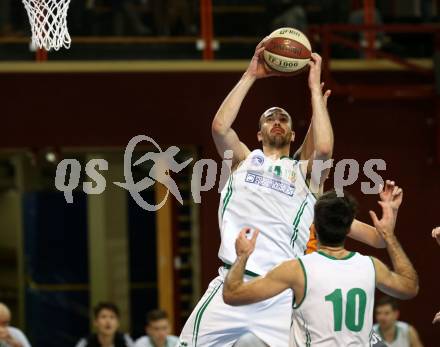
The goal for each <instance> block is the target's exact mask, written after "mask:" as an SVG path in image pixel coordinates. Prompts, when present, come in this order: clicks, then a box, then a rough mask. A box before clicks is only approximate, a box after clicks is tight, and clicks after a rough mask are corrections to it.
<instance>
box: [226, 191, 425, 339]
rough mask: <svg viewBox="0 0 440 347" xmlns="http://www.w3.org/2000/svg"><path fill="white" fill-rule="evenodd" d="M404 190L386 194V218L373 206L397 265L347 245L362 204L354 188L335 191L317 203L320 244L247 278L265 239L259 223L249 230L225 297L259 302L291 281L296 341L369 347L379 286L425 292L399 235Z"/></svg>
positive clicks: (398, 292)
mask: <svg viewBox="0 0 440 347" xmlns="http://www.w3.org/2000/svg"><path fill="white" fill-rule="evenodd" d="M398 196H400V197H401V191H400V190H399V189H397V191H396V194H395V195H394V200H393V201H381V202H380V204H381V206H382V219H381V220H378V218H377V216H376V215H375V214H374V212H370V214H371V216H372V219H373V222H374V224H375V226H376V229H377V230H378V231H379V232H380V233H381V234H382V235H383V238H384V240H385V242H386V244H387V250H388V254H389V256H390V258H391V260H392V263H393V266H394V271H390V270H389V269H388V268H387V267H386V266H385V265H384V264H383V263H382V262H381V261H380V260H378V259H376V258H372V257H367V256H363V255H361V254H359V253H354V252H350V251H348V250H346V249H345V248H344V242H345V238H346V235H347V233H348V231H349V228H350V226H351V223H352V221H353V218H354V215H355V204H354V202H353V200H352V199H351V198H350V197H349V196H348V195H347V194H346V195H345V196H344V197H338V196H337V195H336V193H335V192H334V191H331V192H327V193H325V194H324V195H322V196H321V197H320V198H319V199H318V201H317V203H316V204H315V215H314V227H315V229H316V234H317V237H318V240H319V248H318V252H315V253H312V254H309V255H306V256H303V257H301V258H299V259H297V260H289V261H286V262H283V263H281V264H280V265H279V266H277V267H276V268H274V269H273V270H271V271H270V272H269V273H267V274H266V275H265V276H264V277H258V278H257V279H254V280H251V281H243V275H244V271H245V269H246V264H247V261H248V259H249V257H250V255H251V254H252V252H253V251H254V249H255V246H256V244H258V242H259V241H260V240H258V242H257V235H258V231H255V232H254V234H253V235H252V237H249V236H247V234H250V230H251V229H249V228H244V229H243V230H241V232H240V235H239V237H238V238H237V241H236V253H237V260H236V261H235V263H234V265H233V266H232V268H231V269H230V271H229V272H228V275H227V277H226V280H225V284H224V291H223V298H224V301H225V302H226V303H228V304H230V305H254V304H255V303H256V302H260V301H263V300H268V299H269V300H271V298H273V297H274V296H275V297H276V296H277V295H278V294H279V293H282V292H284V291H285V290H288V289H291V290H293V292H294V294H295V296H294V300H295V304H294V307H293V314H292V320H291V337H290V346H294V347H307V346H317V347H335V346H344V347H346V346H356V347H359V346H362V347H369V346H370V344H371V343H372V341H371V336H372V333H373V331H372V327H373V308H374V291H375V288H376V287H377V288H378V289H380V290H381V291H383V292H385V293H387V294H388V295H392V296H395V297H399V298H401V299H409V298H412V297H414V296H415V295H416V294H417V293H418V278H417V273H416V272H415V270H414V268H413V266H412V264H411V262H410V260H409V259H408V258H407V256H406V255H405V252H404V251H403V249H402V247H401V246H400V244H399V242H398V241H397V239H396V237H395V236H394V226H395V218H396V215H395V214H393V204H394V203H396V201H395V199H396V197H398ZM397 199H400V198H397ZM398 203H399V204H400V202H398ZM251 258H252V257H251ZM263 302H264V301H263ZM250 319H252V318H250ZM275 319H278V317H276V318H275ZM285 345H287V341H286V343H285Z"/></svg>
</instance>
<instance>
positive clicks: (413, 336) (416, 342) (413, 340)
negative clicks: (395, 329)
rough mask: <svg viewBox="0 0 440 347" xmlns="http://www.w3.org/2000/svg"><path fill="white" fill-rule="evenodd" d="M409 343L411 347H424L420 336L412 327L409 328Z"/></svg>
mask: <svg viewBox="0 0 440 347" xmlns="http://www.w3.org/2000/svg"><path fill="white" fill-rule="evenodd" d="M409 342H410V346H411V347H423V343H422V341H420V337H419V334H418V333H417V330H416V329H415V328H414V327H413V326H412V325H410V326H409Z"/></svg>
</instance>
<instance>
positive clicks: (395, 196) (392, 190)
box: [380, 180, 403, 213]
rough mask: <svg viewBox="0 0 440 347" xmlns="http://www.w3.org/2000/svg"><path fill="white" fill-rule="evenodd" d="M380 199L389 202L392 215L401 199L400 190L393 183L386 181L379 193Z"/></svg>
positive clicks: (401, 193) (401, 191)
mask: <svg viewBox="0 0 440 347" xmlns="http://www.w3.org/2000/svg"><path fill="white" fill-rule="evenodd" d="M380 199H381V200H382V201H384V202H389V203H390V206H391V208H392V209H393V212H394V213H397V211H398V210H399V207H400V205H401V204H402V199H403V190H402V188H400V187H398V186H396V183H395V182H394V181H390V180H386V181H385V187H384V189H383V190H382V192H381V193H380Z"/></svg>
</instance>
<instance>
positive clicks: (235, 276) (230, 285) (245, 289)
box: [223, 228, 302, 306]
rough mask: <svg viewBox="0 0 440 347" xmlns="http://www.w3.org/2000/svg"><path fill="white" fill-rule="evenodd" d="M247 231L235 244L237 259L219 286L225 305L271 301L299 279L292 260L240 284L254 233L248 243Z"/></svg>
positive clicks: (252, 247)
mask: <svg viewBox="0 0 440 347" xmlns="http://www.w3.org/2000/svg"><path fill="white" fill-rule="evenodd" d="M249 232H250V229H249V228H244V229H243V230H241V231H240V234H239V236H238V238H237V241H236V246H235V247H236V251H237V259H236V261H235V262H234V264H233V265H232V267H231V269H230V270H229V272H228V275H227V276H226V279H225V283H224V286H223V300H224V302H225V303H226V304H228V305H233V306H237V305H248V304H252V303H255V302H258V301H262V300H265V299H268V298H271V297H273V296H275V295H277V294H279V293H281V292H283V291H284V290H286V289H288V288H292V286H293V285H294V284H293V282H294V279H295V278H300V277H301V276H300V275H299V274H298V271H302V270H301V269H300V265H299V264H298V261H296V260H290V261H286V262H284V263H281V264H280V265H278V266H277V267H275V268H274V269H272V270H271V271H270V272H268V273H267V274H266V276H264V277H258V278H256V279H253V280H251V281H248V282H244V281H243V276H244V272H245V268H246V262H247V260H248V258H249V256H250V255H251V253H252V252H253V250H254V249H255V243H256V239H257V235H258V231H255V232H254V234H253V235H252V238H251V239H250V240H248V239H247V237H246V235H247V234H248V233H249Z"/></svg>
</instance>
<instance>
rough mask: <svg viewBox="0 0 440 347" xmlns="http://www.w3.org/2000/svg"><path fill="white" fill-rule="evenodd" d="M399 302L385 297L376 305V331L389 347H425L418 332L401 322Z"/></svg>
mask: <svg viewBox="0 0 440 347" xmlns="http://www.w3.org/2000/svg"><path fill="white" fill-rule="evenodd" d="M399 315H400V311H399V306H398V304H397V301H396V300H395V299H393V298H391V297H389V296H383V297H382V298H380V299H379V300H378V301H377V303H376V308H375V317H376V321H377V324H375V325H374V326H373V328H374V331H375V332H376V333H377V334H378V335H379V336H380V337H381V338H382V341H383V342H384V343H385V344H386V345H387V347H423V344H422V342H421V341H420V337H419V334H418V333H417V330H416V329H415V328H414V327H413V326H411V325H409V324H408V323H405V322H401V321H399V320H398V319H399Z"/></svg>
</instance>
